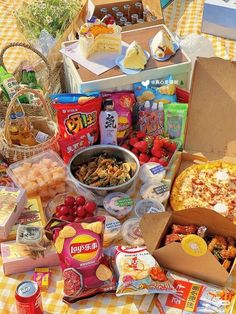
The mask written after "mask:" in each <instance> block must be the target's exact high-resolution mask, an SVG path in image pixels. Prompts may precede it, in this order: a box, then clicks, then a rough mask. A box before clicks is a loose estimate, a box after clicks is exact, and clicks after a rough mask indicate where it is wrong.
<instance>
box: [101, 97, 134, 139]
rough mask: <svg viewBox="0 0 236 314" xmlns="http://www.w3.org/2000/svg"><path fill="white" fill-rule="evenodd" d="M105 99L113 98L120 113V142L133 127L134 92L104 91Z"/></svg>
mask: <svg viewBox="0 0 236 314" xmlns="http://www.w3.org/2000/svg"><path fill="white" fill-rule="evenodd" d="M102 98H103V99H112V100H113V102H114V106H115V111H116V112H117V113H118V132H117V140H118V142H120V141H121V140H123V139H125V138H126V137H127V136H128V134H129V132H130V130H131V128H132V111H133V107H134V105H135V96H134V93H133V92H129V91H127V92H114V93H107V92H103V93H102Z"/></svg>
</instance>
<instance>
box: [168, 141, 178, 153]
mask: <svg viewBox="0 0 236 314" xmlns="http://www.w3.org/2000/svg"><path fill="white" fill-rule="evenodd" d="M176 148H177V145H176V143H175V142H170V143H169V147H168V151H169V152H172V153H174V152H175V150H176Z"/></svg>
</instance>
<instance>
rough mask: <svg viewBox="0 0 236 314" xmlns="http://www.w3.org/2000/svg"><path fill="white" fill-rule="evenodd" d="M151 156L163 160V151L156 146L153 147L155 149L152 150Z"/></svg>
mask: <svg viewBox="0 0 236 314" xmlns="http://www.w3.org/2000/svg"><path fill="white" fill-rule="evenodd" d="M151 154H152V156H153V157H157V158H161V157H162V150H161V149H159V148H157V147H156V146H153V148H152V149H151Z"/></svg>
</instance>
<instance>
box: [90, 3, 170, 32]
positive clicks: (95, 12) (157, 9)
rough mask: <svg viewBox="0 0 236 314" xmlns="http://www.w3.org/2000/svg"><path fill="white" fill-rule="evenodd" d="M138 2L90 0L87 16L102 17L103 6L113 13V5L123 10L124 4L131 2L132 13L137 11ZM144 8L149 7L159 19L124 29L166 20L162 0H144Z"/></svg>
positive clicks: (141, 26)
mask: <svg viewBox="0 0 236 314" xmlns="http://www.w3.org/2000/svg"><path fill="white" fill-rule="evenodd" d="M136 2H137V0H112V1H111V2H110V1H109V2H108V1H107V0H88V2H87V16H86V20H87V19H90V18H91V17H92V16H96V17H97V18H99V19H100V18H102V16H101V14H100V9H101V8H107V9H108V13H109V14H112V10H111V9H112V7H118V8H119V9H120V11H121V12H123V6H124V4H129V5H130V6H131V14H132V13H136V12H135V11H134V4H135V3H136ZM142 4H143V8H144V9H148V10H149V11H150V12H151V14H152V15H154V16H156V17H157V19H156V20H155V21H153V22H151V21H150V22H144V23H141V24H133V25H131V26H128V27H122V29H123V30H132V29H137V28H145V27H149V26H152V25H157V24H161V23H163V22H164V19H163V14H162V8H161V2H160V1H159V0H157V1H151V0H142Z"/></svg>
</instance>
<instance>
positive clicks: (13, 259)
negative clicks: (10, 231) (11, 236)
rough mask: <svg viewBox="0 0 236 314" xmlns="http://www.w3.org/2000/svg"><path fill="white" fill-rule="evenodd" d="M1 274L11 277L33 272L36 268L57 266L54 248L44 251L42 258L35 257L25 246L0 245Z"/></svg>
mask: <svg viewBox="0 0 236 314" xmlns="http://www.w3.org/2000/svg"><path fill="white" fill-rule="evenodd" d="M1 252H2V263H3V272H4V274H5V275H11V274H16V273H21V272H26V271H29V270H33V269H34V268H36V267H53V266H58V265H59V259H58V255H57V252H56V250H55V249H54V247H50V248H47V249H46V250H45V251H44V257H42V256H37V258H36V256H35V254H34V253H32V251H30V250H29V249H28V247H27V246H26V245H23V244H17V243H16V242H15V241H10V242H3V243H1Z"/></svg>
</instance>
